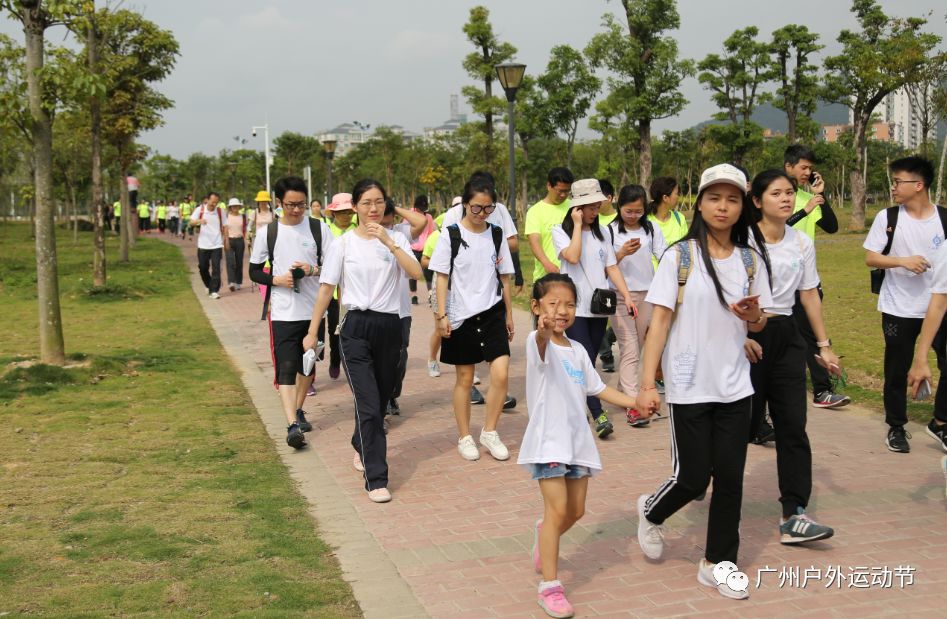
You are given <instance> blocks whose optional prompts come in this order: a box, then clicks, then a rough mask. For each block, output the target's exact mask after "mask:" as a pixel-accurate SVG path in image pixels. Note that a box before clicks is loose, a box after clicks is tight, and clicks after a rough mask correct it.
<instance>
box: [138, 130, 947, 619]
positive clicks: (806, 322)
mask: <svg viewBox="0 0 947 619" xmlns="http://www.w3.org/2000/svg"><path fill="white" fill-rule="evenodd" d="M815 164H816V157H815V155H814V154H813V152H812V151H811V150H809V149H808V148H806V147H804V146H800V145H794V146H791V147H789V148H788V149H787V150H786V152H785V156H784V165H783V167H782V168H779V169H769V170H762V171H760V172H758V173H757V174H756V175H755V176H752V177H751V176H750V175H749V173H748V172H747V171H746V170H744V169H742V168H741V167H740V166H736V165H731V164H727V163H722V164H719V165H715V166H712V167H710V168H708V169H706V170H704V171H703V173H702V175H701V177H700V182H699V186H698V187H697V188H696V189H697V192H696V198H695V200H694V201H693V204H692V206H693V212H692V215H691V217H690V220H689V221H688V217H686V216H685V214H684V213H683V212H681V210H680V209H679V208H678V207H679V203H680V201H681V199H682V196H681V193H682V192H681V186H680V185H679V184H678V182H677V181H676V180H675V179H673V178H667V177H662V178H657V179H655V180H654V181H653V182H652V183H651V184H650V186H649V187H647V188H646V187H643V186H640V185H635V184H629V185H625V186H623V187H620V188H619V189H618V191H617V192H616V191H615V189H614V188H613V186H612V185H611V183H609V182H608V181H607V180H604V179H594V178H586V179H576V178H574V177H573V174H572V172H571V171H570V170H569V169H567V168H562V167H557V168H553V169H552V170H550V171H549V173H548V176H547V183H546V195H545V197H544V198H543V199H542V200H540V201H538V202H537V203H536V204H534V205H532V206H531V207H530V208H529V209H528V210H527V213H526V219H525V222H524V233H525V237H526V240H527V242H528V245H529V248H530V249H531V250H532V254H533V257H534V264H533V270H532V289H531V294H530V295H529V297H530V300H529V303H530V310H531V312H532V314H533V318H534V330H533V331H532V332H530V333H529V334H526V335H525V351H524V350H523V346H522V344H521V345H519V346H517V345H515V341H516V336H517V333H516V330H515V321H514V319H513V312H514V310H513V296H514V289H515V288H516V287H518V286H519V285H521V281H522V274H521V270H520V265H519V234H518V233H517V227H516V224H515V221H514V219H513V217H512V216H511V213H510V211H509V210H508V209H507V208H506V207H505V206H504V205H503V204H500V203H499V202H498V196H497V191H496V186H495V181H494V179H493V177H492V176H491V175H490V174H489V173H486V172H477V173H475V174H473V175H472V176H471V177H470V179H469V180H468V181H467V182H466V184H465V185H464V187H463V191H462V193H461V195H459V196H457V197H456V198H454V200H453V201H452V203H451V205H450V207H449V208H447V209H446V210H445V212H444V213H443V214H441V215H440V216H437V217H435V216H434V214H433V213H432V212H431V204H430V201H429V199H428V198H427V197H426V196H418V197H417V199H415V200H414V203H413V205H412V207H411V208H402V207H401V206H399V205H397V204H396V203H395V201H394V200H393V199H392V198H391V196H390V195H389V193H388V191H387V189H386V188H385V187H384V186H383V185H382V184H381V183H380V182H378V181H376V180H373V179H363V180H360V181H359V182H358V183H356V184H355V186H354V187H353V188H352V191H351V193H338V194H335V195H334V196H332V199H331V202H330V203H329V204H327V205H326V207H325V208H324V209H323V207H322V204H321V203H320V202H319V201H318V200H310V198H311V196H309V195H308V193H307V187H306V184H305V183H304V181H303V180H302V179H299V178H295V177H287V178H283V179H280V180H279V181H278V182H277V183H276V184H275V187H274V189H275V191H274V196H275V200H274V201H273V202H271V200H270V195H269V194H268V193H267V192H265V191H262V192H260V193H259V194H258V195H257V196H256V199H255V207H254V208H247V207H246V206H245V205H244V204H243V203H242V202H241V201H240V200H239V199H238V198H231V199H230V200H229V201H228V202H227V203H226V206H224V204H223V203H222V201H221V197H220V195H219V194H217V193H214V192H212V193H210V194H209V195H207V196H206V197H205V198H203V199H202V200H201V201H200V203H197V204H194V203H192V202H191V200H190V199H189V198H187V199H186V200H185V201H182V202H181V203H180V204H174V203H173V202H172V203H170V204H169V205H168V206H167V207H158V208H157V209H156V210H155V219H156V221H157V222H158V223H157V229H158V231H159V233H162V232H164V233H169V234H176V235H180V236H192V235H193V234H195V232H194V230H196V236H197V254H198V263H199V270H200V275H201V278H202V281H203V283H204V285H205V287H206V289H207V294H208V295H209V296H210V297H211V298H214V299H218V298H220V291H221V286H222V273H221V260H222V259H224V258H225V260H226V267H227V282H228V286H229V289H230V290H231V291H237V290H239V289H240V288H241V287H242V286H243V285H244V282H243V270H244V268H243V267H244V260H245V256H246V255H247V254H249V279H250V280H251V282H253V283H254V284H255V285H258V286H259V287H260V290H261V295H262V296H263V298H264V300H263V318H264V319H265V320H266V321H267V322H266V324H267V327H266V328H267V329H268V332H269V338H270V342H271V350H272V352H273V365H274V385H275V386H276V387H277V389H278V391H279V397H280V400H281V402H282V407H283V410H284V412H285V416H286V422H287V435H286V442H287V444H288V445H290V446H291V447H293V448H294V449H303V448H305V447H306V445H307V439H306V434H307V433H309V432H310V431H311V430H312V425H311V423H310V422H309V421H308V420H307V419H306V412H305V410H304V406H305V402H306V398H307V396H308V395H311V394H313V393H314V388H313V378H314V374H315V361H316V359H322V358H323V357H324V356H325V354H326V351H325V349H326V348H328V357H329V359H328V375H329V378H330V379H331V380H337V379H339V378H340V376H341V374H342V372H344V374H345V377H346V380H347V381H348V384H349V387H350V389H351V391H352V395H353V413H354V420H353V421H354V422H353V431H352V438H351V444H352V448H353V454H352V466H353V467H354V468H355V469H356V470H357V471H358V472H359V473H360V474H361V478H362V482H363V485H364V489H365V491H366V492H367V496H368V498H369V499H370V500H371V501H374V502H376V503H384V502H387V501H390V500H392V495H391V492H390V491H389V489H388V482H389V473H390V472H389V466H388V457H387V438H386V434H387V433H388V431H389V423H388V422H389V416H391V415H399V414H400V412H401V411H400V405H399V403H398V398H399V396H400V394H401V384H402V382H403V379H404V375H405V368H406V365H407V351H408V343H409V340H410V337H411V324H412V322H411V321H412V311H428V308H425V307H423V305H424V304H423V303H422V302H421V301H419V293H420V283H419V281H420V280H424V282H425V283H426V288H427V292H428V298H427V303H426V305H427V306H428V307H429V309H430V311H431V312H432V313H433V319H434V325H435V326H434V331H433V332H432V333H430V335H429V344H430V345H429V356H428V358H427V371H428V375H429V376H430V377H431V378H432V379H434V378H437V377H439V376H441V372H442V370H443V368H444V366H447V365H452V366H454V373H455V378H454V384H453V388H452V405H453V412H454V417H455V421H456V425H457V443H456V449H457V451H458V453H459V456H460V457H461V458H462V459H464V460H467V461H474V460H477V459H479V458H480V457H481V450H482V449H483V450H486V452H487V453H489V454H490V456H491V457H493V458H494V459H496V460H501V461H504V460H508V459H509V458H510V457H511V453H510V449H509V448H508V447H507V445H506V443H505V442H504V441H503V440H502V439H501V431H502V418H503V415H502V411H503V409H504V408H509V407H511V406H515V405H516V400H515V398H514V397H513V396H512V395H511V394H510V393H509V389H508V376H509V368H510V360H511V357H516V356H520V355H522V357H524V358H525V360H526V392H525V403H526V407H527V410H528V414H529V419H528V424H527V426H526V430H525V433H524V435H523V436H522V437H519V438H521V440H520V441H519V449H518V453H517V454H515V457H516V461H517V463H518V464H520V465H522V466H523V467H524V468H525V469H526V471H527V472H528V473H529V474H530V476H531V477H532V479H534V480H536V481H537V484H538V489H539V492H540V494H541V496H542V499H543V504H544V510H543V513H542V516H541V518H540V519H539V520H537V522H536V523H535V529H534V540H535V543H534V545H533V550H532V554H531V560H532V562H533V565H534V567H535V569H536V571H537V573H539V574H541V581H540V584H539V587H538V594H537V596H538V597H537V601H538V603H539V604H540V606H542V608H543V609H544V610H545V612H546V613H547V614H549V615H550V616H552V617H571V616H572V615H573V613H574V609H573V607H572V605H571V604H570V603H569V601H568V599H567V597H566V594H565V589H564V587H563V585H562V583H561V582H560V580H559V579H558V555H559V540H560V537H561V536H562V535H563V534H564V533H565V532H566V531H568V530H569V529H570V528H571V527H572V526H573V525H574V524H575V523H576V522H577V521H578V520H579V519H580V518H581V517H582V515H583V513H584V511H585V500H586V495H587V492H588V481H589V479H590V478H591V477H593V476H594V475H595V474H596V473H597V472H599V471H601V470H602V467H603V463H602V460H601V458H600V456H599V452H598V447H597V444H596V443H597V441H598V440H609V437H610V436H612V435H614V434H615V432H616V427H615V422H616V419H614V418H613V417H611V416H610V414H609V412H608V411H607V410H606V408H605V407H604V406H603V402H605V403H609V404H611V405H613V406H616V407H618V409H619V410H620V411H622V412H623V413H624V418H625V421H626V425H627V427H629V428H634V430H629V431H630V432H634V431H640V430H641V429H643V428H646V427H648V426H649V424H650V422H651V420H652V419H654V418H655V417H663V416H665V415H664V413H663V412H662V411H663V410H666V417H667V424H668V428H669V430H668V431H669V434H670V444H671V474H670V476H669V477H668V479H667V480H666V481H665V482H664V483H663V484H661V485H660V486H659V487H658V488H656V489H654V490H653V491H652V492H649V493H646V494H642V495H641V496H640V497H639V498H638V500H637V504H636V505H635V506H634V507H633V508H634V509H636V510H637V517H638V542H639V544H640V547H641V550H642V552H643V554H644V555H645V556H646V557H647V558H648V559H650V560H653V561H657V560H660V558H661V556H662V554H663V552H664V547H665V539H664V523H665V521H666V520H667V519H668V518H669V517H671V516H672V515H673V514H674V513H676V512H677V511H679V510H680V509H682V508H683V507H684V506H686V505H687V504H688V503H690V502H692V501H701V500H704V498H705V496H707V495H709V512H708V522H707V540H706V545H705V547H704V548H705V553H704V557H703V558H702V559H701V561H700V564H699V566H698V570H697V571H698V573H697V580H698V582H699V583H700V584H702V585H704V586H708V587H713V588H715V589H716V590H717V591H718V592H719V593H720V594H721V595H722V596H724V597H727V598H731V599H745V598H747V597H748V596H749V593H748V592H747V591H746V590H739V589H734V588H731V587H729V586H727V584H726V583H721V582H720V580H719V578H715V567H718V566H719V565H721V564H727V565H729V564H730V563H732V564H734V565H733V569H736V564H737V561H738V554H739V547H740V516H741V508H742V499H743V484H744V475H745V471H744V467H745V462H746V456H747V450H748V445H750V444H754V443H755V444H764V443H767V442H775V453H776V470H777V474H776V480H775V481H776V484H775V485H776V488H777V489H778V493H779V502H780V509H781V514H782V518H781V520H780V522H779V523H778V526H774V534H775V535H778V536H779V541H780V542H781V543H783V544H791V545H799V544H807V543H811V542H815V541H817V540H826V539H829V538H831V537H832V536H833V535H834V533H835V531H834V529H833V528H832V527H830V526H827V525H825V524H822V523H820V522H818V521H817V520H816V519H815V518H814V517H813V516H812V515H811V514H810V513H809V511H808V507H809V504H810V501H811V495H812V468H813V454H812V450H811V447H810V443H809V438H808V436H807V433H806V423H807V410H808V404H809V403H811V404H812V406H814V407H817V408H838V407H841V406H845V405H846V404H848V403H849V402H850V400H849V398H848V397H847V396H845V395H844V394H842V393H838V391H837V389H836V388H835V387H834V386H833V385H836V384H838V383H837V381H836V380H835V379H836V378H837V377H839V376H840V375H841V374H842V372H843V370H842V361H841V358H840V356H839V355H838V354H836V352H835V351H834V348H833V342H832V340H831V338H830V334H829V333H828V331H827V328H826V323H825V320H824V319H823V311H824V310H823V303H822V299H823V294H824V291H823V288H822V282H821V278H820V277H819V272H818V260H817V251H816V244H815V242H814V241H815V236H816V234H817V232H816V230H817V229H818V230H821V231H822V233H827V234H833V233H835V232H836V231H837V230H838V220H837V217H836V215H835V213H834V212H833V210H832V207H831V205H830V204H829V201H828V200H827V197H826V195H825V182H824V179H823V178H822V177H821V175H819V174H818V173H817V172H816V171H814V167H815ZM890 172H891V175H892V197H893V202H894V204H895V206H892V207H891V208H888V209H886V210H883V211H881V212H879V214H878V215H877V217H876V218H875V220H874V223H873V225H872V227H871V231H870V232H869V234H868V237H867V239H866V240H865V243H864V248H865V250H866V264H867V265H868V266H869V267H872V268H873V269H875V271H873V272H872V277H871V279H872V286H873V290H874V292H876V293H878V294H879V298H878V310H879V311H880V312H881V314H882V335H883V337H884V341H885V353H884V373H885V384H884V404H885V421H886V424H887V426H888V429H887V432H886V434H885V436H884V439H883V440H884V444H885V445H886V447H887V449H888V450H890V451H891V452H894V453H905V452H908V451H909V450H910V443H909V439H910V438H911V437H910V435H909V434H908V433H907V431H906V430H905V424H906V422H907V416H906V399H907V397H908V391H909V389H910V391H911V394H912V395H914V396H915V397H923V396H924V394H925V393H929V392H930V385H931V380H932V372H931V369H930V368H929V366H928V361H927V359H928V353H929V351H930V350H932V349H933V350H934V351H935V353H936V356H937V359H938V365H939V367H942V366H941V364H942V363H943V362H944V361H945V357H947V351H945V349H947V333H942V330H941V329H940V325H941V322H942V320H943V318H944V315H945V313H947V253H945V252H943V251H938V250H939V248H940V247H941V245H942V244H943V241H944V239H945V236H947V234H945V231H947V210H945V209H943V208H942V207H939V206H935V205H934V204H933V203H932V202H931V200H930V195H929V187H930V185H931V182H932V179H933V167H932V165H931V163H930V162H929V161H927V160H925V159H922V158H920V157H907V158H903V159H899V160H897V161H894V162H892V163H891V164H890ZM185 206H187V209H185ZM139 208H140V205H139ZM146 208H148V207H146ZM162 209H163V210H162ZM142 213H145V211H142ZM147 214H148V217H143V215H141V214H140V215H139V220H140V221H141V220H147V221H151V212H150V211H149V212H148V213H147ZM419 306H420V307H419ZM415 307H417V309H416V310H413V308H415ZM829 311H831V307H830V308H829ZM425 337H426V338H427V337H428V334H425ZM918 339H920V343H919V344H918V342H917V340H918ZM612 341H615V342H616V343H617V348H618V355H617V363H615V361H614V358H613V356H612V346H611V342H612ZM916 344H917V346H916ZM599 357H601V362H602V371H603V372H605V373H606V374H607V373H609V372H614V373H616V374H617V377H616V380H615V381H614V384H615V386H614V387H610V386H608V385H606V384H605V381H603V379H602V376H601V375H600V374H599V372H598V371H597V370H596V365H597V362H598V361H599ZM480 364H485V365H481V366H480V368H481V370H482V371H484V370H485V371H487V372H488V373H489V389H488V390H487V393H486V396H484V395H483V394H481V393H480V391H479V390H478V388H477V385H478V384H479V382H480V380H479V376H478V374H477V372H478V365H480ZM807 371H808V372H809V376H810V377H811V387H812V394H811V396H810V395H809V387H808V386H807ZM476 404H483V405H484V406H483V407H482V409H478V410H482V411H483V418H482V421H480V420H479V419H478V422H479V423H480V432H479V435H477V439H476V440H475V438H474V436H475V433H474V432H473V430H472V427H473V425H475V423H474V422H473V419H472V417H473V415H472V405H476ZM662 407H665V408H664V409H663V408H662ZM934 413H935V415H934V419H933V420H932V421H931V422H930V424H929V425H928V426H927V429H926V431H927V433H928V434H929V435H930V436H931V437H932V438H933V439H935V440H937V441H938V442H939V444H940V446H941V448H942V449H943V450H944V452H947V388H945V389H942V388H941V385H940V382H939V381H938V387H937V390H936V396H935V399H934ZM619 438H620V437H619ZM941 467H942V468H943V469H944V470H945V474H947V457H945V458H944V459H943V461H942V462H941ZM395 473H396V472H395Z"/></svg>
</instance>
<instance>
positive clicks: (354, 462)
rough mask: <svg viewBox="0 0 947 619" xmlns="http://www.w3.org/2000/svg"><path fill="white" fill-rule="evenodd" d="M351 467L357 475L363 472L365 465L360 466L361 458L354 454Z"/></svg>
mask: <svg viewBox="0 0 947 619" xmlns="http://www.w3.org/2000/svg"><path fill="white" fill-rule="evenodd" d="M352 467H353V468H354V469H355V470H356V471H358V472H359V473H364V472H365V465H363V464H362V457H361V456H360V455H358V452H357V451H356V452H355V456H354V457H353V458H352Z"/></svg>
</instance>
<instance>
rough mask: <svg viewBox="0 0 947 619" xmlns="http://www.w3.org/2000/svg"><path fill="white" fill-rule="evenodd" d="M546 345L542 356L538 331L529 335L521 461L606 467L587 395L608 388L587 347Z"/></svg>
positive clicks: (593, 467)
mask: <svg viewBox="0 0 947 619" xmlns="http://www.w3.org/2000/svg"><path fill="white" fill-rule="evenodd" d="M569 343H570V344H571V346H559V345H558V344H554V343H553V342H551V341H550V342H547V344H546V359H545V361H544V360H542V359H540V357H539V347H538V346H537V345H536V332H535V331H533V332H532V333H530V334H529V335H528V336H526V410H527V412H528V414H529V422H528V423H527V424H526V432H524V434H523V443H522V445H521V446H520V455H519V457H518V458H517V460H516V463H517V464H527V465H528V464H549V463H552V462H558V463H560V464H573V465H576V464H577V465H581V466H587V467H589V468H590V469H592V470H593V471H600V470H602V461H601V459H600V458H599V455H598V449H597V448H596V447H595V437H594V436H593V435H592V429H591V428H590V427H589V422H588V421H586V415H585V397H586V396H590V395H598V394H600V393H601V392H602V391H604V390H605V383H603V382H602V379H601V378H600V377H599V375H598V373H597V372H596V371H595V368H594V367H593V366H592V362H591V361H589V355H588V353H586V352H585V349H584V348H582V345H581V344H579V343H578V342H576V341H574V340H569Z"/></svg>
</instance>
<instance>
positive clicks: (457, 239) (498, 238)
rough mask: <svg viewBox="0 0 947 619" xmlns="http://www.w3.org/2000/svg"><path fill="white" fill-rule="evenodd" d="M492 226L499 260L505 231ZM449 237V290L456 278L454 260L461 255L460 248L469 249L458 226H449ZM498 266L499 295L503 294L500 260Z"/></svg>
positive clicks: (495, 249)
mask: <svg viewBox="0 0 947 619" xmlns="http://www.w3.org/2000/svg"><path fill="white" fill-rule="evenodd" d="M489 225H490V231H491V232H492V233H493V249H494V251H496V254H497V258H498V259H499V256H500V244H501V243H502V242H503V229H502V228H500V227H499V226H495V225H493V224H489ZM447 236H448V237H450V272H449V273H448V274H447V289H448V290H450V288H451V281H452V280H453V278H454V259H455V258H457V254H459V253H460V246H461V245H463V246H464V247H467V243H466V242H465V241H464V239H463V238H462V237H461V236H460V228H459V227H458V224H451V225H449V226H447ZM497 262H498V263H497V264H496V273H497V294H499V295H501V296H502V294H503V280H501V279H500V265H499V260H498V261H497Z"/></svg>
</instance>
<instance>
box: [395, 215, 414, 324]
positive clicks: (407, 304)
mask: <svg viewBox="0 0 947 619" xmlns="http://www.w3.org/2000/svg"><path fill="white" fill-rule="evenodd" d="M391 229H392V230H397V231H398V232H400V233H401V234H403V235H404V238H406V239H410V238H411V224H409V223H408V222H406V221H403V222H401V223H400V224H395V225H393V226H392V227H391ZM412 255H413V254H412ZM400 277H401V292H402V294H401V305H400V307H399V308H398V318H407V317H408V316H410V315H411V287H410V286H411V285H410V284H409V282H410V281H411V278H410V277H408V274H407V273H405V272H404V271H401V275H400Z"/></svg>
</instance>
